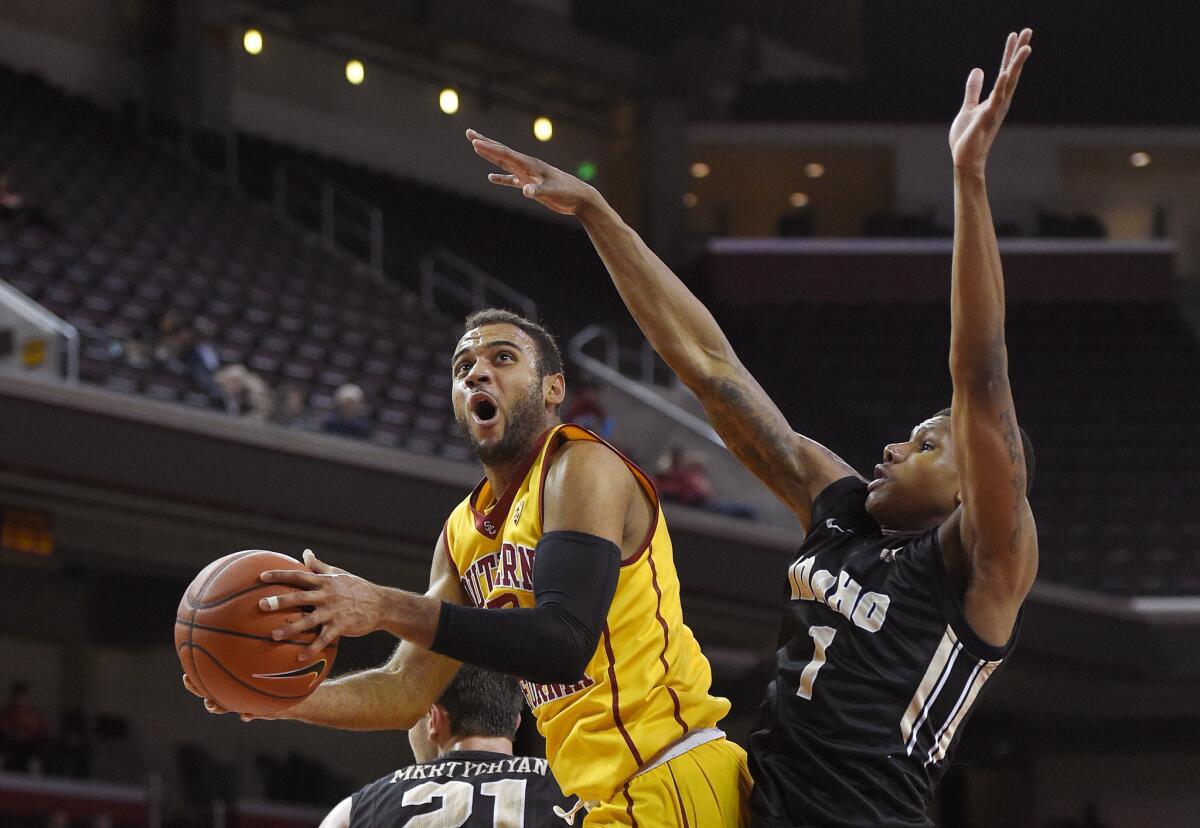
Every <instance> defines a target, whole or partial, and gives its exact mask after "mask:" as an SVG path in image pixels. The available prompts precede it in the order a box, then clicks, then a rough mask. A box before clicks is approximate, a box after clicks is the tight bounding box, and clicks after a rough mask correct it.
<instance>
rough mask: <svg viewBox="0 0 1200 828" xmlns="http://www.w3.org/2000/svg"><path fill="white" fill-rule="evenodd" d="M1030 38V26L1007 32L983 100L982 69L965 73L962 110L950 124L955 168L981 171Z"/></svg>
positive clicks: (1023, 62) (1019, 75)
mask: <svg viewBox="0 0 1200 828" xmlns="http://www.w3.org/2000/svg"><path fill="white" fill-rule="evenodd" d="M1032 37H1033V30H1032V29H1024V30H1022V31H1021V33H1020V34H1017V33H1016V32H1013V33H1011V34H1009V36H1008V41H1007V42H1006V43H1005V44H1004V57H1003V58H1002V59H1001V61H1000V73H999V74H998V75H996V83H995V85H994V86H993V87H992V92H991V94H990V95H988V97H987V99H986V100H984V101H982V102H980V100H979V96H980V94H982V92H983V70H982V69H978V68H976V69H972V70H971V74H970V75H968V76H967V89H966V94H965V95H964V96H963V105H962V109H960V110H959V111H958V116H957V117H955V119H954V123H952V124H951V125H950V155H951V157H952V158H953V159H954V166H955V167H956V168H957V169H960V170H968V171H971V172H983V169H984V165H985V164H986V163H987V156H988V151H989V150H990V149H991V148H992V142H993V141H994V140H995V138H996V133H997V132H998V131H999V130H1000V125H1001V124H1002V123H1004V116H1005V115H1007V114H1008V107H1009V105H1011V104H1012V97H1013V92H1015V91H1016V89H1017V81H1019V80H1020V79H1021V69H1022V68H1023V67H1024V66H1025V61H1026V60H1027V59H1028V58H1029V55H1030V53H1031V52H1032V51H1033V50H1032V48H1031V47H1030V45H1029V41H1030V39H1031V38H1032Z"/></svg>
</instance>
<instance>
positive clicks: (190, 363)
mask: <svg viewBox="0 0 1200 828" xmlns="http://www.w3.org/2000/svg"><path fill="white" fill-rule="evenodd" d="M158 331H159V338H160V339H159V347H158V349H157V352H156V353H157V356H158V357H159V360H160V361H162V362H170V361H172V360H174V361H178V362H180V363H182V364H183V365H184V366H185V367H186V368H187V369H188V371H189V372H190V373H191V375H192V378H193V379H195V380H196V382H197V383H199V385H200V387H201V388H203V389H204V390H205V391H206V392H208V393H210V394H216V393H217V391H218V389H217V388H216V386H215V384H214V380H215V378H216V373H217V370H218V369H219V368H220V367H221V360H220V358H219V357H218V356H217V351H216V349H215V348H214V347H213V346H212V344H211V343H209V342H207V341H205V340H204V339H202V338H201V337H200V336H199V334H198V333H197V330H196V327H195V325H194V324H192V323H191V322H189V321H188V320H186V319H184V317H183V314H182V313H180V312H179V311H178V310H176V309H175V308H172V309H170V310H169V311H167V312H166V313H165V314H163V317H162V319H161V320H160V321H159V325H158Z"/></svg>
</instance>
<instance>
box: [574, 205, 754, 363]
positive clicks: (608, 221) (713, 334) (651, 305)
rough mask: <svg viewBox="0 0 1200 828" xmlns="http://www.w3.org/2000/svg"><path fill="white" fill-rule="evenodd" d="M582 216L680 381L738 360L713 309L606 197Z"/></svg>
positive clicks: (629, 302)
mask: <svg viewBox="0 0 1200 828" xmlns="http://www.w3.org/2000/svg"><path fill="white" fill-rule="evenodd" d="M578 218H579V221H580V223H581V224H583V227H584V229H585V230H586V231H587V234H588V236H589V237H590V238H591V240H592V244H593V245H594V246H595V248H596V252H597V253H599V254H600V258H601V260H602V261H603V262H604V266H605V267H606V268H608V272H609V275H610V276H612V280H613V284H614V285H615V286H616V288H617V291H618V292H619V293H620V294H621V299H622V300H623V301H624V302H625V306H626V307H628V308H629V312H630V313H631V314H632V315H633V318H634V320H635V321H636V322H637V324H638V327H639V328H641V329H642V333H643V334H645V335H646V339H647V340H649V342H650V344H651V345H652V346H653V347H654V350H656V351H658V353H659V354H660V355H661V356H662V358H663V359H664V360H665V361H666V362H667V364H668V365H669V366H671V369H672V370H673V371H674V372H675V373H676V374H678V375H679V377H680V379H682V380H683V381H684V382H686V383H687V384H689V385H693V384H695V383H696V382H699V381H703V380H705V379H707V378H708V376H709V374H710V373H711V371H712V369H713V367H714V365H720V364H722V363H729V362H731V361H732V360H734V359H735V357H734V356H733V352H732V349H731V348H730V345H729V341H728V340H727V339H726V338H725V334H724V333H723V332H722V331H721V328H720V326H719V325H717V321H716V320H715V319H714V318H713V315H712V314H711V313H710V312H709V310H708V308H706V307H704V305H703V304H702V303H701V302H700V300H699V299H697V298H696V297H695V296H694V295H692V292H691V291H690V290H688V289H687V287H686V286H685V285H684V284H683V282H681V281H680V280H679V277H678V276H676V275H675V274H674V273H673V272H672V271H671V269H670V268H669V267H667V266H666V264H664V263H663V261H662V260H661V259H660V258H659V257H658V256H657V255H656V254H655V253H654V251H652V250H651V249H650V248H649V247H648V246H647V245H646V243H645V242H644V241H642V239H641V237H640V236H638V234H637V233H636V232H634V230H633V229H632V228H631V227H629V225H627V224H626V223H625V222H624V221H623V220H622V219H621V217H620V216H619V215H617V213H616V211H615V210H613V209H612V207H611V206H609V204H608V203H607V202H605V201H604V199H603V198H600V197H599V196H597V201H596V202H595V203H594V204H593V205H591V206H589V207H588V208H587V209H586V210H581V211H580V212H579V213H578Z"/></svg>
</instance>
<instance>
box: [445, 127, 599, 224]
mask: <svg viewBox="0 0 1200 828" xmlns="http://www.w3.org/2000/svg"><path fill="white" fill-rule="evenodd" d="M467 140H468V141H470V142H471V146H472V147H473V148H474V149H475V153H476V154H477V155H479V156H480V157H481V158H486V159H487V160H488V161H491V162H492V163H493V164H495V165H496V166H497V167H499V168H500V169H502V170H504V172H503V173H490V174H489V175H488V181H490V182H492V183H493V184H499V185H500V186H502V187H516V188H518V189H519V190H520V191H521V195H523V196H525V197H526V198H532V199H533V200H535V201H537V202H538V203H540V204H544V205H545V206H547V207H549V208H550V209H551V210H553V211H554V212H556V213H563V214H564V215H568V216H574V215H577V214H578V213H579V212H580V210H583V209H586V208H587V207H589V206H591V205H593V204H595V203H597V202H598V201H599V199H600V194H599V193H598V192H597V191H596V188H595V187H593V186H591V185H590V184H585V183H584V182H582V181H580V180H579V179H578V178H576V177H575V176H573V175H571V174H570V173H565V172H563V171H562V170H560V169H558V168H557V167H551V166H550V165H549V164H547V163H546V162H545V161H542V160H540V159H537V158H534V157H533V156H531V155H525V154H524V153H521V152H517V151H516V150H514V149H509V148H508V147H506V146H504V144H501V143H500V142H499V141H493V140H492V139H491V138H488V137H487V136H485V135H483V134H481V133H478V132H476V131H475V130H473V129H468V130H467Z"/></svg>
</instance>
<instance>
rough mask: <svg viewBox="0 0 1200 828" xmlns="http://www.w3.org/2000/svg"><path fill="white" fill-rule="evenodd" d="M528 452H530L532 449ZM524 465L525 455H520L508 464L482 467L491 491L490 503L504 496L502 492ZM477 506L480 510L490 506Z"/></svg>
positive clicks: (487, 504)
mask: <svg viewBox="0 0 1200 828" xmlns="http://www.w3.org/2000/svg"><path fill="white" fill-rule="evenodd" d="M530 450H531V451H532V447H531V448H530ZM524 465H525V454H522V455H521V456H520V457H518V458H517V459H516V460H514V461H512V462H510V463H501V464H499V465H495V466H492V465H486V464H485V465H484V467H483V473H484V475H486V476H487V480H488V488H489V489H491V493H492V495H491V497H492V503H494V502H495V501H497V500H499V499H500V497H501V496H502V495H503V494H504V491H505V490H506V489H507V488H508V486H509V484H510V483H512V482H513V480H514V479H515V478H516V476H517V474H518V473H519V472H520V471H521V469H522V467H523V466H524ZM479 505H480V508H484V509H486V508H488V507H489V506H491V505H492V504H491V503H481V504H479Z"/></svg>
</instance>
